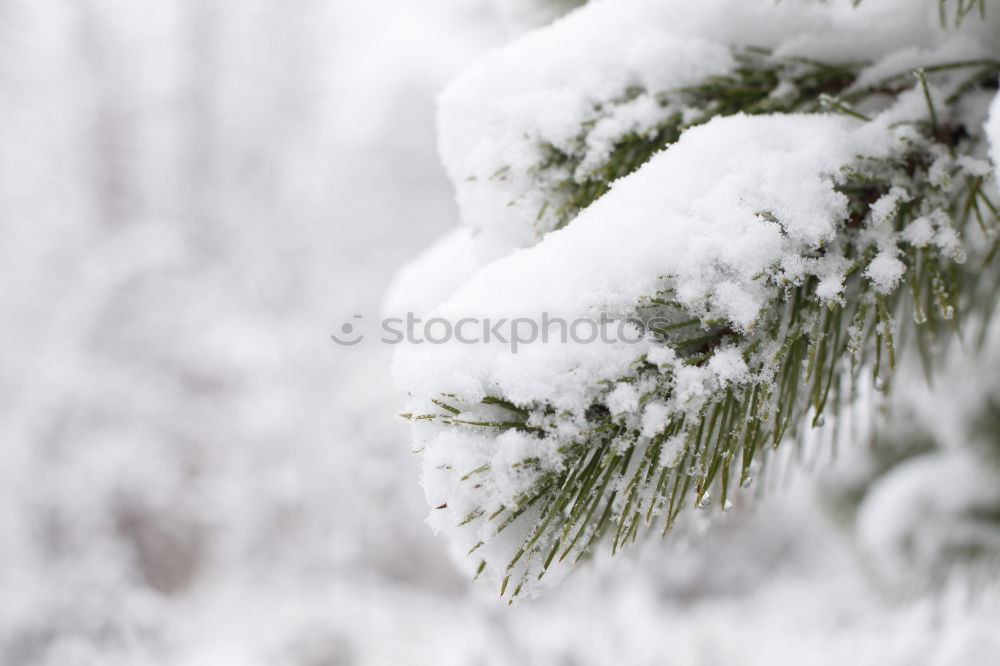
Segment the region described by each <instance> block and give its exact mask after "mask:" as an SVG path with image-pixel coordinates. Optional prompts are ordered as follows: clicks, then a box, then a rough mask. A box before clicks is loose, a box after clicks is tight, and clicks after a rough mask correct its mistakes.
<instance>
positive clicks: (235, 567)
mask: <svg viewBox="0 0 1000 666" xmlns="http://www.w3.org/2000/svg"><path fill="white" fill-rule="evenodd" d="M514 4H516V3H508V6H507V8H508V9H510V7H511V6H513V5H514ZM502 13H503V12H501V11H498V8H497V7H496V6H494V5H493V4H492V3H490V2H489V1H488V0H432V1H430V2H423V3H415V2H410V1H408V0H382V1H381V2H377V3H366V2H364V1H363V0H299V1H297V2H295V3H287V2H281V1H280V0H240V1H238V2H237V1H236V0H173V1H168V0H142V1H141V2H136V1H130V0H2V1H0V215H2V219H3V235H2V237H0V282H2V285H3V287H2V290H0V302H2V308H0V314H2V318H3V325H2V327H0V330H2V338H0V428H2V435H0V447H2V448H0V451H2V464H0V664H4V665H11V666H21V665H29V664H31V665H34V664H46V665H52V666H75V665H78V664H79V665H90V664H129V665H130V666H141V665H143V664H185V665H186V664H195V665H201V664H204V665H211V666H226V665H229V664H234V665H247V666H249V665H256V664H261V665H269V664H274V665H286V664H287V665H301V666H340V665H348V664H461V665H465V664H470V665H471V664H545V665H549V664H565V665H567V666H568V665H570V664H612V663H618V664H698V665H705V666H714V665H719V666H727V665H729V664H831V665H833V664H837V665H842V664H847V663H850V664H880V665H884V664H897V663H898V664H907V665H913V664H967V663H983V664H985V663H995V662H990V661H989V660H990V659H995V658H996V654H998V653H1000V635H998V632H997V631H996V627H997V626H998V621H997V618H998V617H1000V615H998V614H997V613H995V612H993V613H992V614H991V612H989V609H984V608H983V607H982V606H981V605H980V606H977V607H976V608H975V610H974V612H973V611H970V610H969V607H968V605H967V604H966V603H965V599H964V597H962V595H956V596H955V597H954V598H953V597H951V596H948V595H945V596H943V597H941V598H934V599H928V598H921V599H920V600H918V601H913V602H908V603H902V602H900V600H899V599H897V598H890V597H889V596H887V595H883V594H880V593H879V592H878V590H877V589H876V588H875V587H873V586H872V585H871V583H870V581H869V579H868V578H867V577H866V576H865V572H864V571H863V569H864V567H863V566H861V565H860V564H859V562H858V558H857V556H856V554H855V553H854V551H853V547H852V542H851V540H850V539H848V538H846V537H845V535H844V534H843V531H842V530H841V529H839V528H838V527H837V526H835V525H833V524H832V523H830V522H829V520H828V519H827V518H826V517H825V514H823V512H821V511H820V510H819V509H818V508H817V504H818V503H819V502H818V501H817V500H816V499H815V498H814V497H813V495H812V494H811V493H810V492H809V491H808V489H806V488H800V487H798V485H797V484H796V483H794V482H793V483H790V484H788V485H789V487H788V488H787V489H785V490H783V491H782V492H780V493H775V494H774V497H772V498H771V499H770V500H769V505H768V507H767V508H768V510H767V511H766V512H763V511H759V512H757V513H756V514H754V515H741V516H738V517H736V519H733V518H732V517H729V518H727V520H724V521H720V523H719V524H718V525H716V526H715V527H713V529H712V530H711V531H709V532H708V533H706V534H705V535H703V537H702V538H700V539H698V540H696V541H692V542H691V543H690V544H687V546H686V547H685V545H684V544H675V545H673V546H671V547H666V546H664V547H661V546H658V545H657V544H650V545H649V547H647V548H645V549H643V550H642V551H641V552H640V553H639V554H638V555H634V556H626V557H623V558H620V559H619V560H618V561H616V562H615V563H614V566H610V565H609V563H607V562H605V561H604V559H603V558H600V560H599V561H597V562H595V563H593V564H591V565H589V566H587V567H584V568H582V569H580V570H579V571H577V573H576V574H575V576H573V577H572V578H571V579H570V580H567V581H565V582H564V584H563V585H562V586H561V587H559V588H557V589H555V590H553V591H551V592H550V593H549V594H548V595H547V596H546V597H544V598H542V599H541V600H538V601H532V602H525V603H522V604H520V605H519V606H517V607H514V608H507V607H506V606H504V605H501V604H500V603H499V602H498V600H496V599H495V598H494V597H493V596H492V595H491V592H490V590H485V589H481V588H478V587H473V586H471V585H470V584H469V582H468V581H466V580H465V579H464V578H463V577H461V576H460V575H458V574H457V573H455V571H454V570H453V569H452V567H451V565H450V564H449V562H448V560H447V557H446V555H445V554H444V544H443V543H441V542H439V541H438V540H436V539H435V538H434V537H433V535H431V533H430V531H429V529H428V528H427V526H426V525H425V524H424V517H425V514H426V508H425V503H424V499H423V496H422V493H421V490H420V488H419V485H418V476H419V472H418V469H419V460H417V459H416V458H415V457H414V456H411V455H410V454H409V442H408V436H407V433H406V428H405V427H404V426H403V425H402V424H400V423H398V422H397V421H396V420H395V419H394V416H393V415H394V413H395V412H396V411H397V410H398V408H399V405H400V404H401V403H402V398H401V396H399V395H398V393H397V392H396V390H395V389H393V388H392V385H391V382H390V379H389V370H388V367H389V356H390V351H391V350H390V349H389V348H386V347H379V346H377V345H361V346H359V347H356V348H351V349H345V348H340V347H337V346H336V345H334V344H332V343H331V341H330V340H329V338H328V335H329V334H330V333H331V332H333V331H334V330H336V328H337V327H339V325H340V323H341V322H342V321H345V320H346V319H348V318H349V317H350V316H351V315H352V314H354V313H364V314H366V315H371V316H374V315H376V314H377V313H378V306H379V302H380V300H381V298H382V294H383V292H384V290H385V288H386V287H387V285H388V284H389V282H390V280H391V279H392V275H393V273H394V272H395V271H396V269H397V268H398V267H399V266H400V265H401V264H403V263H404V262H405V261H407V260H409V259H411V258H412V257H414V256H415V255H416V254H417V253H418V252H419V250H420V249H422V248H423V247H426V246H427V245H429V244H431V243H432V242H433V241H434V240H435V239H436V238H437V237H439V236H440V235H441V234H442V233H443V232H444V231H445V230H447V229H450V228H452V227H453V226H454V225H455V223H456V220H455V216H456V209H455V206H454V204H453V202H452V198H451V192H450V188H449V186H448V184H447V182H446V181H445V178H444V175H443V172H442V169H441V168H440V167H439V166H438V159H437V156H436V153H435V148H434V123H433V116H434V101H433V97H434V95H435V94H436V92H438V91H439V90H440V89H441V88H442V87H443V86H444V84H445V83H446V82H447V81H448V80H449V78H450V77H452V76H454V75H455V74H456V73H457V72H458V71H460V70H461V69H462V68H463V67H464V66H467V65H468V63H469V62H470V61H471V60H472V59H474V58H476V57H477V56H479V55H480V54H482V53H483V52H485V51H486V50H487V49H489V48H490V47H492V46H494V45H497V44H500V43H502V42H503V41H505V40H507V39H509V38H510V37H511V30H512V29H513V28H512V27H511V21H510V20H509V19H510V16H509V15H507V16H502V15H501V14H502ZM803 485H804V484H803ZM810 485H812V484H810Z"/></svg>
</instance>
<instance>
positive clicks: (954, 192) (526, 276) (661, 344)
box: [395, 0, 1000, 597]
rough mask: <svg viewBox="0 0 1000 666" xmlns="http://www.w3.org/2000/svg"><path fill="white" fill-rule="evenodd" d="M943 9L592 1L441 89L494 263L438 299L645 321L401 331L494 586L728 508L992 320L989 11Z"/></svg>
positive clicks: (531, 313) (460, 181)
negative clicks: (948, 21)
mask: <svg viewBox="0 0 1000 666" xmlns="http://www.w3.org/2000/svg"><path fill="white" fill-rule="evenodd" d="M938 5H939V3H938V2H936V1H933V2H921V3H914V2H912V1H910V0H895V1H893V2H880V3H876V2H865V3H862V4H861V5H860V6H859V7H858V8H856V9H853V8H852V7H851V3H849V2H841V3H828V4H817V3H809V2H801V3H794V4H793V3H785V4H783V5H781V6H780V7H777V8H775V7H774V6H773V3H771V2H765V1H761V2H746V1H745V0H739V1H737V0H709V1H707V2H704V3H687V2H679V1H676V2H667V1H664V0H628V1H622V0H614V1H605V2H594V3H591V4H589V5H587V6H586V7H584V8H583V9H581V10H579V11H577V12H575V13H574V14H573V15H571V16H569V17H568V18H566V19H564V20H562V21H559V22H557V23H556V24H554V25H553V26H551V27H549V28H547V29H543V30H540V31H537V32H534V33H531V34H529V35H527V36H525V37H524V38H522V39H521V40H519V41H517V42H515V43H514V44H512V45H511V46H509V47H507V48H505V49H502V50H500V51H498V52H496V53H494V54H493V55H492V56H490V57H488V58H487V59H486V60H484V61H483V62H481V63H480V64H478V65H477V66H476V67H474V68H473V69H472V70H471V71H470V72H469V73H468V74H467V75H466V76H465V77H463V78H462V79H460V80H459V81H458V82H457V83H456V84H455V85H453V86H452V88H450V89H449V91H447V92H446V93H445V95H444V96H443V97H442V107H441V116H440V120H441V152H442V156H443V159H444V162H445V165H446V167H447V169H448V171H449V175H450V176H451V178H452V180H453V182H454V183H455V186H456V189H457V194H458V200H459V204H460V207H461V209H462V217H463V222H464V223H465V224H466V225H467V227H468V228H469V229H471V233H469V232H462V235H461V236H460V239H461V240H460V242H457V243H456V242H452V243H451V244H450V245H449V246H448V247H449V248H450V251H454V250H455V248H456V246H460V247H462V248H464V251H465V252H467V253H469V254H470V255H475V256H476V257H478V260H479V261H481V262H482V263H484V264H485V265H484V266H483V267H482V268H481V269H480V270H478V272H476V273H475V274H474V275H472V277H471V278H469V279H468V280H467V281H465V282H464V284H462V285H461V286H460V287H459V288H458V289H457V290H455V291H454V293H452V294H450V295H448V294H441V295H440V299H439V300H440V301H442V303H441V305H439V306H437V307H435V308H433V310H432V311H431V312H430V313H428V316H440V317H444V318H447V319H449V320H452V321H455V320H458V319H460V318H462V317H474V318H476V319H477V320H485V319H492V320H497V319H500V318H505V317H506V318H513V317H536V318H537V317H539V316H541V315H542V313H546V314H548V315H550V316H560V317H562V318H564V319H566V320H573V319H575V318H581V317H597V316H598V315H602V314H607V315H611V316H613V317H615V318H619V319H623V318H628V319H629V320H631V321H634V322H636V324H637V326H639V327H640V328H642V329H643V330H642V332H643V333H645V334H647V335H646V336H645V338H644V339H643V341H642V342H641V343H639V344H626V343H623V342H616V343H609V344H602V343H593V344H575V343H559V342H549V343H541V342H537V343H535V344H530V345H526V346H524V347H523V348H522V349H520V350H519V351H518V353H516V354H515V353H511V351H510V350H509V348H508V347H507V346H506V345H500V344H492V345H490V344H479V345H462V344H457V343H453V344H442V345H412V346H406V347H403V348H401V349H399V351H398V353H397V357H396V361H395V372H396V375H397V378H398V381H399V382H400V384H401V385H402V386H403V387H405V388H406V389H407V390H408V391H409V392H410V393H411V395H412V396H413V400H412V404H411V405H410V407H409V413H408V416H409V417H410V418H411V419H412V420H413V422H414V437H415V440H416V446H415V448H416V449H418V450H420V451H422V453H423V455H424V459H425V472H424V486H425V490H426V493H427V498H428V501H429V503H430V505H431V506H432V507H434V509H433V510H432V512H431V523H432V525H433V526H434V527H435V529H438V530H441V531H443V532H446V533H447V534H448V536H449V538H450V539H451V542H452V544H453V546H454V548H455V549H456V551H457V552H460V553H462V554H463V555H468V560H469V562H470V566H471V567H472V568H474V569H475V571H476V572H477V574H482V575H485V576H486V577H487V578H489V579H490V580H493V581H495V582H497V583H498V584H499V585H500V589H501V593H502V594H510V595H511V596H512V597H516V596H517V595H518V594H521V593H522V592H524V591H526V590H529V589H530V587H531V586H530V585H526V584H527V583H529V582H530V581H534V580H535V579H537V578H540V577H541V576H542V574H543V573H544V572H545V571H546V570H547V569H548V568H549V567H550V566H552V565H553V563H554V562H558V561H563V560H569V561H575V560H578V559H580V558H581V557H584V556H586V555H587V554H588V553H590V552H592V550H593V549H594V548H595V547H597V546H598V545H599V544H600V543H601V542H602V540H603V541H606V542H607V545H608V548H609V549H610V550H611V551H616V550H618V549H620V548H621V547H622V546H623V545H624V544H626V543H631V542H633V541H636V540H637V539H638V538H639V536H640V535H641V534H643V533H646V532H649V531H653V532H656V533H665V532H666V531H668V529H669V528H670V527H671V526H672V525H673V524H674V522H675V521H676V520H678V517H679V516H681V515H682V512H683V510H684V509H686V508H688V507H692V506H708V505H713V506H719V507H722V508H725V507H726V506H727V505H728V504H729V502H730V501H732V500H733V499H735V497H736V496H737V495H738V494H739V489H740V488H741V487H743V486H746V485H748V483H749V481H750V479H751V478H752V476H753V475H754V474H755V473H759V472H760V470H762V469H766V462H767V460H768V457H769V456H770V455H771V452H772V451H773V450H774V449H776V448H777V447H778V446H779V445H780V444H781V443H782V442H783V441H785V440H794V441H795V442H797V443H798V444H799V445H801V444H802V442H803V441H804V432H805V430H807V429H809V428H812V427H820V426H822V425H823V423H824V421H827V420H828V421H830V422H831V425H835V424H836V423H837V422H839V419H837V418H832V419H828V418H826V417H827V415H833V416H837V415H838V414H839V413H841V412H842V410H843V409H844V407H845V406H846V405H848V404H851V403H853V402H855V401H856V396H857V394H858V387H859V385H860V384H861V383H862V382H868V381H871V379H873V380H874V383H875V385H876V387H877V389H878V390H880V391H888V390H889V388H890V387H891V380H892V372H893V369H894V366H895V365H896V363H897V361H898V360H899V359H901V358H903V354H904V352H906V351H909V350H910V349H912V350H913V351H915V352H918V353H916V355H915V356H914V355H908V356H907V358H910V357H913V358H918V359H920V361H919V362H922V363H923V364H924V365H925V366H926V368H927V371H928V372H930V371H931V369H932V367H933V366H934V363H935V358H936V357H938V356H940V354H941V353H942V352H941V350H942V349H943V348H944V347H945V346H946V345H945V343H946V342H947V340H948V339H949V338H950V337H951V336H954V335H955V334H956V332H959V331H960V330H962V328H965V329H966V330H968V329H969V328H971V327H982V326H985V319H986V313H987V312H988V311H989V310H991V305H992V303H993V301H994V300H995V283H996V279H995V275H996V270H995V265H994V262H993V261H992V260H993V257H994V255H995V250H996V247H997V238H998V233H997V232H998V229H1000V217H998V214H997V205H998V203H1000V194H998V192H997V183H996V181H995V180H994V179H993V178H992V177H991V166H990V163H989V161H988V159H987V156H988V154H989V152H988V151H989V150H990V148H989V145H988V142H987V138H986V132H985V131H984V123H985V122H986V119H987V113H988V108H989V105H990V102H991V100H993V99H994V97H995V96H996V87H997V86H996V82H997V77H998V75H1000V45H998V44H997V41H996V39H995V35H996V34H998V30H1000V21H998V19H1000V17H998V15H997V14H998V12H996V11H993V12H988V11H987V12H986V13H985V18H983V19H981V20H975V21H972V20H966V21H964V22H961V25H960V26H958V27H956V26H953V25H946V26H942V24H941V23H940V22H939V17H938V9H939V6H938ZM962 6H963V7H965V5H962ZM997 115H1000V114H994V119H993V120H992V121H990V125H989V127H990V128H992V129H990V130H989V133H990V135H991V136H995V134H996V133H997V132H996V129H995V128H996V125H997V121H996V116H997ZM996 150H997V148H996V143H994V146H993V151H994V159H995V152H996ZM612 181H614V182H613V183H612ZM456 238H459V237H456ZM438 252H440V250H439V251H438ZM437 256H438V255H435V257H437ZM489 260H493V261H492V262H489ZM442 263H445V262H441V261H438V260H437V259H435V260H434V261H426V262H423V264H422V266H423V268H422V269H421V271H424V272H432V273H433V272H443V273H444V274H445V275H447V271H448V266H442V265H441V264H442ZM408 280H409V281H411V282H413V283H415V284H417V285H421V284H429V281H428V280H426V279H421V278H420V276H419V275H416V276H415V275H413V274H412V272H411V273H410V274H408ZM437 283H438V284H447V283H448V280H447V279H440V278H439V279H438V280H437ZM422 297H423V298H424V299H425V300H427V295H426V294H424V295H423V296H422ZM397 300H399V301H400V302H403V301H405V298H400V299H397ZM870 378H871V379H870Z"/></svg>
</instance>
